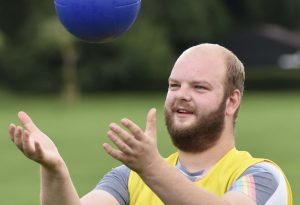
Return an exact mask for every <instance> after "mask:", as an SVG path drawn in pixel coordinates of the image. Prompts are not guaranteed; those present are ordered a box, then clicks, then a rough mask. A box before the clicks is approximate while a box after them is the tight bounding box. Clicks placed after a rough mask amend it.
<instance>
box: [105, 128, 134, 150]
mask: <svg viewBox="0 0 300 205" xmlns="http://www.w3.org/2000/svg"><path fill="white" fill-rule="evenodd" d="M109 129H110V130H111V131H113V132H114V133H115V134H117V135H118V136H119V137H120V138H121V139H122V141H123V142H124V143H126V144H127V145H128V146H129V147H131V148H133V147H135V145H136V140H135V138H134V137H133V136H132V135H131V134H129V133H128V132H127V131H126V130H124V129H123V128H121V127H120V126H118V125H117V124H115V123H111V124H110V125H109Z"/></svg>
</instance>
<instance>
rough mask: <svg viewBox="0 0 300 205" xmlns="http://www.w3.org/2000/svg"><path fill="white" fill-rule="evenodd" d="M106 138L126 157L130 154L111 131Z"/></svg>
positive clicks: (126, 146)
mask: <svg viewBox="0 0 300 205" xmlns="http://www.w3.org/2000/svg"><path fill="white" fill-rule="evenodd" d="M107 136H108V137H109V139H110V140H111V141H112V142H113V143H114V144H115V145H116V146H117V147H118V148H119V150H120V151H121V152H123V153H125V154H127V155H129V154H132V149H131V148H130V147H129V146H128V145H127V144H126V143H125V142H124V141H122V139H120V138H119V137H118V136H117V135H116V134H115V133H114V132H113V131H111V130H110V131H108V132H107Z"/></svg>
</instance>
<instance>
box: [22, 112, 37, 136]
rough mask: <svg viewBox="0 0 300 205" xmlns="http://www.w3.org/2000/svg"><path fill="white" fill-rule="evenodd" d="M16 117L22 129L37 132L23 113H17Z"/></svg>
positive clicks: (35, 127)
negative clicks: (22, 126)
mask: <svg viewBox="0 0 300 205" xmlns="http://www.w3.org/2000/svg"><path fill="white" fill-rule="evenodd" d="M18 117H19V119H20V121H21V123H22V124H23V125H24V127H25V128H26V129H27V130H29V131H30V132H33V131H38V130H39V128H38V127H37V126H36V125H35V124H34V123H33V121H32V120H31V118H30V117H29V116H28V115H27V114H26V113H25V112H23V111H21V112H19V113H18Z"/></svg>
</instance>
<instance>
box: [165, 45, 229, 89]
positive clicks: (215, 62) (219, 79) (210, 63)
mask: <svg viewBox="0 0 300 205" xmlns="http://www.w3.org/2000/svg"><path fill="white" fill-rule="evenodd" d="M225 75H226V63H225V54H224V52H222V51H221V50H220V49H216V48H191V49H188V50H187V51H185V52H184V53H183V54H182V55H181V56H180V57H179V58H178V59H177V61H176V63H175V65H174V67H173V69H172V72H171V75H170V78H171V79H174V80H178V81H207V82H208V83H212V84H219V83H221V84H223V82H224V79H225Z"/></svg>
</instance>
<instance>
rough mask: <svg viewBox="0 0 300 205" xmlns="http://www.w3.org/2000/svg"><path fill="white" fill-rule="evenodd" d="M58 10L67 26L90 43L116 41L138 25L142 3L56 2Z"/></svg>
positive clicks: (123, 0)
mask: <svg viewBox="0 0 300 205" xmlns="http://www.w3.org/2000/svg"><path fill="white" fill-rule="evenodd" d="M54 4H55V10H56V14H57V16H58V18H59V19H60V21H61V23H62V24H63V25H64V27H65V28H66V29H67V30H68V31H69V32H70V33H72V34H73V35H74V36H76V37H77V38H79V39H82V40H84V41H88V42H106V41H110V40H113V39H115V38H117V37H119V36H120V35H122V34H123V33H125V32H126V31H128V29H129V28H130V27H131V26H132V25H133V23H134V22H135V20H136V18H137V16H138V14H139V11H140V7H141V0H55V1H54Z"/></svg>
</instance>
